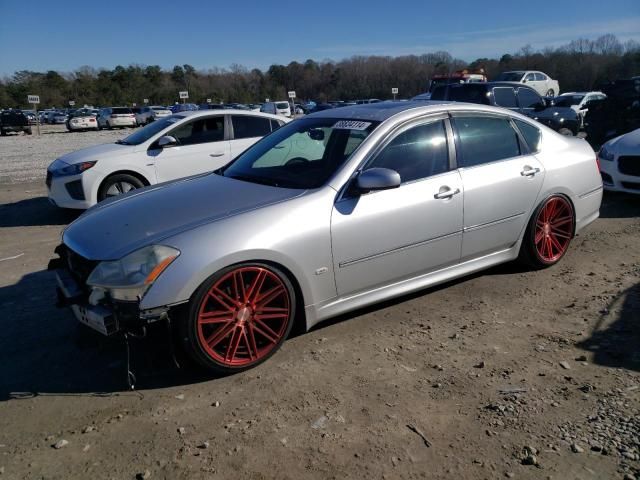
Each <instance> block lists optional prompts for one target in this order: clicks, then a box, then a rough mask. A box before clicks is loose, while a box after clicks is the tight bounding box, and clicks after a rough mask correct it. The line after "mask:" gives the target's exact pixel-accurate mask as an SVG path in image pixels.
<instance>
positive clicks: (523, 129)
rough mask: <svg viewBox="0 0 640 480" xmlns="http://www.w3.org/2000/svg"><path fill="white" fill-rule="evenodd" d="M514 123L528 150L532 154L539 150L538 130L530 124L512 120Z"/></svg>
mask: <svg viewBox="0 0 640 480" xmlns="http://www.w3.org/2000/svg"><path fill="white" fill-rule="evenodd" d="M514 121H515V122H516V125H517V126H518V129H519V130H520V133H522V136H523V137H524V139H525V140H526V142H527V145H528V146H529V150H531V151H532V152H537V151H538V150H540V130H538V129H537V128H536V127H534V126H533V125H531V124H530V123H527V122H523V121H522V120H516V119H514Z"/></svg>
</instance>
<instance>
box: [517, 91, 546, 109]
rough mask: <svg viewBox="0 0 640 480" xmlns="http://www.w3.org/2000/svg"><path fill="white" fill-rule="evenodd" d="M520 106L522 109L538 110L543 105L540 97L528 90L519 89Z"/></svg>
mask: <svg viewBox="0 0 640 480" xmlns="http://www.w3.org/2000/svg"><path fill="white" fill-rule="evenodd" d="M518 104H519V105H520V108H536V107H537V106H539V105H543V103H542V99H541V98H540V96H539V95H538V94H537V93H536V92H534V91H531V90H529V89H528V88H519V89H518Z"/></svg>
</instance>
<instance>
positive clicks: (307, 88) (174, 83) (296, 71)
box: [0, 34, 640, 108]
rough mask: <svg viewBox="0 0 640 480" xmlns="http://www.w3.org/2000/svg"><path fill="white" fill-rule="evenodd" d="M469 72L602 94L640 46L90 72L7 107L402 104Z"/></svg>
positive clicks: (20, 75)
mask: <svg viewBox="0 0 640 480" xmlns="http://www.w3.org/2000/svg"><path fill="white" fill-rule="evenodd" d="M462 68H470V69H476V68H484V69H485V71H486V73H487V75H488V77H489V79H490V80H491V79H492V78H494V77H495V76H496V75H497V74H499V73H500V72H503V71H507V70H526V69H527V70H528V69H531V70H541V71H543V72H545V73H547V74H548V75H550V76H551V77H552V78H554V79H557V80H558V81H559V82H560V87H561V90H562V91H582V90H591V89H593V88H597V86H598V85H600V84H601V83H603V82H608V81H611V80H615V79H618V78H628V77H631V76H633V75H640V43H638V42H637V41H635V40H629V41H627V42H625V43H622V42H620V41H619V40H618V38H617V37H616V36H615V35H612V34H607V35H603V36H601V37H599V38H597V39H595V40H589V39H578V40H575V41H572V42H570V43H568V44H566V45H562V46H560V47H556V48H544V49H542V50H534V49H533V48H532V47H531V46H529V45H527V46H525V47H523V48H521V49H520V50H519V51H517V52H515V53H507V54H504V55H502V56H501V57H500V58H478V59H476V60H474V61H473V62H470V63H467V62H464V61H462V60H460V59H457V58H454V57H453V56H452V55H451V54H449V53H448V52H445V51H438V52H433V53H425V54H422V55H404V56H397V57H391V56H375V55H372V56H353V57H350V58H346V59H343V60H340V61H331V60H325V61H314V60H307V61H305V62H304V63H300V62H295V61H294V62H291V63H289V64H288V65H271V66H270V67H269V68H268V69H267V70H266V71H263V70H260V69H257V68H254V69H251V70H249V69H247V68H245V67H243V66H241V65H237V64H234V65H231V66H230V67H229V68H226V69H223V68H212V69H208V70H196V69H195V68H194V67H193V66H191V65H176V66H174V67H173V69H172V70H169V71H167V70H163V69H162V68H161V67H159V66H158V65H149V66H144V65H129V66H127V67H124V66H121V65H118V66H116V67H115V68H114V69H112V70H107V69H100V70H97V69H95V68H92V67H88V66H84V67H81V68H79V69H77V70H76V71H73V72H63V73H61V72H57V71H54V70H50V71H47V72H35V71H30V70H21V71H18V72H15V73H14V74H13V75H12V76H10V77H5V78H3V79H1V80H0V107H26V106H27V104H26V101H27V95H29V94H35V95H40V101H41V104H40V108H46V107H65V106H67V105H68V102H69V101H70V100H74V101H75V102H76V105H77V106H80V105H84V104H87V105H94V106H107V105H131V104H133V103H137V104H138V105H141V104H142V103H143V99H145V98H147V99H149V102H150V103H151V104H161V105H168V104H172V103H174V102H176V101H179V100H178V98H177V97H178V91H181V90H187V91H188V92H189V101H190V102H195V103H204V102H205V101H206V99H207V98H210V99H212V101H213V102H214V103H218V102H220V103H231V102H239V103H258V102H262V101H264V100H265V99H266V98H270V99H272V100H280V99H285V98H287V91H289V90H295V91H296V93H297V97H298V98H299V99H313V100H315V101H317V102H324V101H330V100H351V99H359V98H380V99H387V98H390V97H391V88H392V87H397V88H398V89H399V92H400V94H399V96H400V97H401V98H410V97H412V96H414V95H417V94H419V93H422V92H424V91H426V89H427V87H428V82H429V79H430V78H431V77H432V76H433V75H434V74H438V73H447V72H451V71H455V70H459V69H462Z"/></svg>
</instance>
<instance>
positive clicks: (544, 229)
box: [534, 196, 573, 264]
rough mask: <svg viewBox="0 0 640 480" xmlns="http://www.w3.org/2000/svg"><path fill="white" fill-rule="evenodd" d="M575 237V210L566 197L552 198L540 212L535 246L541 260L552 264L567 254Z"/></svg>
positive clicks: (537, 220) (536, 226)
mask: <svg viewBox="0 0 640 480" xmlns="http://www.w3.org/2000/svg"><path fill="white" fill-rule="evenodd" d="M572 236H573V210H572V208H571V204H570V203H569V201H568V200H567V199H565V198H564V197H560V196H557V197H551V198H550V199H548V200H547V201H546V202H545V204H544V205H543V206H542V208H541V209H540V211H539V212H538V217H537V218H536V225H535V237H534V244H535V248H536V252H537V254H538V257H539V258H540V260H541V261H542V262H544V263H547V264H551V263H554V262H557V261H558V260H560V258H561V257H562V256H563V255H564V254H565V252H566V251H567V248H568V247H569V242H571V237H572Z"/></svg>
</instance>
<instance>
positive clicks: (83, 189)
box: [47, 110, 290, 209]
mask: <svg viewBox="0 0 640 480" xmlns="http://www.w3.org/2000/svg"><path fill="white" fill-rule="evenodd" d="M289 121H290V120H289V119H286V118H283V117H280V116H275V115H269V114H265V113H259V112H251V111H246V110H224V111H220V110H217V111H211V110H208V111H206V110H205V111H192V112H180V113H178V114H176V115H172V116H170V117H166V118H162V119H159V120H156V121H155V122H153V123H151V124H149V125H147V126H146V127H144V128H142V129H140V130H138V131H136V132H135V133H133V134H131V135H129V136H128V137H126V138H124V139H122V140H118V141H117V142H115V143H107V144H103V145H96V146H93V147H88V148H84V149H82V150H78V151H76V152H72V153H69V154H66V155H63V156H62V157H60V158H58V159H57V160H55V161H54V162H53V163H51V165H49V168H48V169H47V187H48V190H49V201H50V202H51V203H53V204H54V205H57V206H59V207H63V208H76V209H85V208H89V207H91V206H92V205H95V204H96V203H97V202H99V201H101V200H104V199H105V198H108V197H113V196H116V195H120V194H121V193H126V192H128V191H130V190H134V189H136V188H140V187H143V186H147V185H153V184H156V183H161V182H166V181H169V180H175V179H178V178H182V177H188V176H190V175H197V174H199V173H205V172H209V171H212V170H216V169H218V168H220V167H222V166H224V165H226V164H227V163H229V162H230V161H231V160H232V159H233V158H235V157H236V156H237V155H238V154H240V153H241V152H243V151H244V150H246V149H247V148H248V147H249V146H250V145H252V144H254V143H255V142H257V141H258V140H259V139H260V138H262V137H263V136H265V135H268V134H270V133H271V132H272V131H273V130H276V129H277V128H279V127H280V126H282V125H283V124H284V123H287V122H289Z"/></svg>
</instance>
